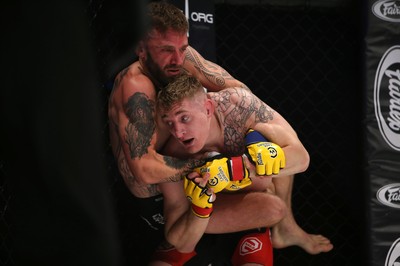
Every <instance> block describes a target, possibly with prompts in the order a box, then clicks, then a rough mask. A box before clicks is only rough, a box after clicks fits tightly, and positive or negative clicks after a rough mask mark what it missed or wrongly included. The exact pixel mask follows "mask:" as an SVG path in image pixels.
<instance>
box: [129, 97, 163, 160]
mask: <svg viewBox="0 0 400 266" xmlns="http://www.w3.org/2000/svg"><path fill="white" fill-rule="evenodd" d="M154 108H155V104H154V101H152V100H150V99H149V98H148V97H147V95H146V94H144V93H140V92H136V93H135V94H133V95H132V96H131V97H129V99H128V102H127V103H126V105H125V108H124V109H125V113H126V115H127V117H128V118H129V122H128V124H127V126H126V127H125V132H126V139H125V141H126V143H127V144H128V145H129V151H130V155H131V159H134V158H140V157H141V156H143V155H144V154H146V153H147V148H148V147H149V146H150V141H151V138H152V136H153V134H154V130H155V122H154Z"/></svg>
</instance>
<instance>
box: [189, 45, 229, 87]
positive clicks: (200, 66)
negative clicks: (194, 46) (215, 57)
mask: <svg viewBox="0 0 400 266" xmlns="http://www.w3.org/2000/svg"><path fill="white" fill-rule="evenodd" d="M186 60H189V61H191V62H193V65H194V66H195V67H196V68H197V70H198V71H199V72H201V73H202V74H203V75H204V76H205V77H206V79H207V80H209V81H210V82H212V83H213V84H215V85H217V86H219V87H224V86H225V81H226V80H227V79H232V80H233V79H234V78H233V77H232V76H231V75H230V74H229V73H228V72H227V71H226V70H225V69H223V68H222V67H220V66H218V65H217V64H214V63H212V62H210V61H207V60H204V59H202V60H201V59H200V57H199V56H198V55H197V54H195V53H193V52H192V51H191V50H190V49H188V52H187V53H186Z"/></svg>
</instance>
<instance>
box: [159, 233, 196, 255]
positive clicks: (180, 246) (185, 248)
mask: <svg viewBox="0 0 400 266" xmlns="http://www.w3.org/2000/svg"><path fill="white" fill-rule="evenodd" d="M165 239H166V240H167V241H168V243H169V244H171V245H172V246H174V247H175V249H176V250H177V251H179V252H180V253H190V252H193V251H194V249H195V247H196V246H195V245H192V244H189V243H183V242H182V238H179V237H174V236H172V235H171V234H168V233H166V234H165Z"/></svg>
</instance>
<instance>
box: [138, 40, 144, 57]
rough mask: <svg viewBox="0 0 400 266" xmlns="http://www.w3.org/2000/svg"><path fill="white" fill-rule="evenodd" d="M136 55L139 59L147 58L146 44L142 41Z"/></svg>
mask: <svg viewBox="0 0 400 266" xmlns="http://www.w3.org/2000/svg"><path fill="white" fill-rule="evenodd" d="M136 55H137V56H138V57H139V58H144V56H145V51H144V42H143V41H140V42H139V43H138V44H137V46H136Z"/></svg>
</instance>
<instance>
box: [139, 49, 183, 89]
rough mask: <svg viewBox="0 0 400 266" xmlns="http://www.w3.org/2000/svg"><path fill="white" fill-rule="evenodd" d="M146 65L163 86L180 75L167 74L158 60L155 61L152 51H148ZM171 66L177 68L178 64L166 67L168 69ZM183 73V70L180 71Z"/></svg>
mask: <svg viewBox="0 0 400 266" xmlns="http://www.w3.org/2000/svg"><path fill="white" fill-rule="evenodd" d="M145 63H146V67H147V69H148V71H149V73H150V74H151V76H152V77H153V78H154V79H156V80H157V81H158V82H159V83H160V84H161V85H162V86H166V85H167V84H168V83H170V82H171V81H172V80H174V79H175V78H176V77H177V76H178V75H174V76H167V75H166V74H165V71H164V70H163V69H161V68H160V67H159V66H158V65H157V64H156V62H154V60H153V58H152V57H151V55H150V53H148V52H147V59H146V62H145ZM169 67H174V68H177V66H176V65H167V66H166V67H165V69H168V68H169ZM180 73H182V70H181V71H180Z"/></svg>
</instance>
